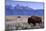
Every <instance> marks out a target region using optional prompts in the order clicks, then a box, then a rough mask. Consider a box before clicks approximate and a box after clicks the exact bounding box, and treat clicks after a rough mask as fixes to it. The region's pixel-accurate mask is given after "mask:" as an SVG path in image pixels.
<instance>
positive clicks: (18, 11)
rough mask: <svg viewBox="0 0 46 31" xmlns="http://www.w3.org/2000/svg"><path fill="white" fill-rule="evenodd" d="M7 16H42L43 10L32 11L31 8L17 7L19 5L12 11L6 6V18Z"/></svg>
mask: <svg viewBox="0 0 46 31" xmlns="http://www.w3.org/2000/svg"><path fill="white" fill-rule="evenodd" d="M8 15H26V16H31V15H37V16H43V15H44V10H43V9H37V10H34V9H32V8H29V7H24V6H19V5H17V6H15V7H14V8H13V9H12V7H11V6H6V16H8Z"/></svg>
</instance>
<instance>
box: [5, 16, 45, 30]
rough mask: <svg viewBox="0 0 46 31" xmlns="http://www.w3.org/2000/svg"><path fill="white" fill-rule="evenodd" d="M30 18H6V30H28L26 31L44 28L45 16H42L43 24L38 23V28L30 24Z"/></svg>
mask: <svg viewBox="0 0 46 31" xmlns="http://www.w3.org/2000/svg"><path fill="white" fill-rule="evenodd" d="M28 17H30V16H21V17H20V18H18V16H6V22H5V23H6V26H5V27H6V30H8V29H9V30H26V29H40V28H44V24H43V22H44V20H43V16H40V17H41V18H42V24H40V25H39V24H38V23H36V26H33V24H32V23H31V24H28V23H27V21H28Z"/></svg>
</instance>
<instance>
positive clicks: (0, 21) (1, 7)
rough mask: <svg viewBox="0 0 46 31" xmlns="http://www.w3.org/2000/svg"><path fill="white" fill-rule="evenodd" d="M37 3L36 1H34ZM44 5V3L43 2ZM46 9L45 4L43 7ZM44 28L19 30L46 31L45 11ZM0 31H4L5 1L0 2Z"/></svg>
mask: <svg viewBox="0 0 46 31" xmlns="http://www.w3.org/2000/svg"><path fill="white" fill-rule="evenodd" d="M36 2H37V1H36ZM44 2H45V3H46V1H45V0H44ZM44 7H45V8H46V4H45V5H44ZM44 12H45V14H44V15H45V17H44V18H45V20H44V21H45V28H44V29H31V30H21V31H46V9H45V11H44ZM0 31H5V0H0Z"/></svg>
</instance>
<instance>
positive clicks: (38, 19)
mask: <svg viewBox="0 0 46 31" xmlns="http://www.w3.org/2000/svg"><path fill="white" fill-rule="evenodd" d="M30 23H32V24H33V25H34V26H35V25H36V23H38V24H40V23H42V20H41V17H38V16H31V17H29V18H28V24H30Z"/></svg>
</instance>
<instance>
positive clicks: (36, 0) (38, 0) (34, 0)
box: [12, 0, 44, 2]
mask: <svg viewBox="0 0 46 31" xmlns="http://www.w3.org/2000/svg"><path fill="white" fill-rule="evenodd" d="M12 1H31V2H43V1H44V0H12Z"/></svg>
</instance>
